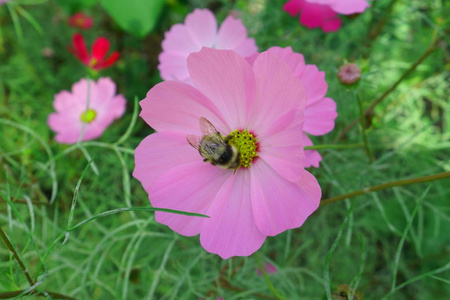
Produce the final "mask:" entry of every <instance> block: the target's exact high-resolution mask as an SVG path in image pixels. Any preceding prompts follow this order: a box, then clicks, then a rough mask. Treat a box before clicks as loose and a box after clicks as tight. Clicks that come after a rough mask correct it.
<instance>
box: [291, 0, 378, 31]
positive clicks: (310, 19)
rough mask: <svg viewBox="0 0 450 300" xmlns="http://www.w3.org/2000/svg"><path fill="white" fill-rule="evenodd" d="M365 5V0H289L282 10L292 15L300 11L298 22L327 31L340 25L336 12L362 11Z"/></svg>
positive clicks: (348, 13)
mask: <svg viewBox="0 0 450 300" xmlns="http://www.w3.org/2000/svg"><path fill="white" fill-rule="evenodd" d="M367 7H369V4H368V3H367V0H289V1H288V2H287V3H286V4H285V5H284V7H283V10H285V11H287V12H288V13H289V14H290V15H291V16H293V17H294V16H296V15H297V14H298V13H299V12H300V23H302V24H303V25H305V26H306V27H309V28H316V27H320V28H322V30H323V31H325V32H329V31H337V30H338V29H339V28H340V27H341V19H339V17H338V14H343V15H351V14H355V13H362V12H364V10H365V9H366V8H367Z"/></svg>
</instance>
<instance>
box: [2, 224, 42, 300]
mask: <svg viewBox="0 0 450 300" xmlns="http://www.w3.org/2000/svg"><path fill="white" fill-rule="evenodd" d="M0 237H1V238H2V240H3V242H4V243H5V244H6V247H8V249H9V251H10V252H11V253H12V255H13V257H14V259H15V260H16V261H17V263H18V264H19V266H20V268H21V269H22V271H23V273H24V274H25V277H26V278H27V280H28V283H29V284H30V285H31V286H32V285H34V281H33V279H32V278H31V276H30V272H28V269H27V267H25V264H24V263H23V262H22V260H21V259H20V257H19V254H18V253H17V251H16V249H14V247H13V245H12V244H11V241H10V240H9V238H8V236H7V235H6V233H5V232H4V231H3V229H2V228H1V227H0ZM0 299H1V297H0Z"/></svg>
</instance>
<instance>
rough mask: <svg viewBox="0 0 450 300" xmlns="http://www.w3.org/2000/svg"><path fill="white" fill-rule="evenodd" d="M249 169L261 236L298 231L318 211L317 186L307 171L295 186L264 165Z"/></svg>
mask: <svg viewBox="0 0 450 300" xmlns="http://www.w3.org/2000/svg"><path fill="white" fill-rule="evenodd" d="M252 168H253V170H252V172H251V175H252V177H251V198H252V199H251V200H252V208H253V215H254V217H255V222H256V225H257V226H258V228H259V229H260V230H261V232H262V233H263V234H265V235H268V236H274V235H277V234H279V233H281V232H283V231H285V230H287V229H291V228H297V227H300V226H301V225H302V224H303V223H304V222H305V220H306V218H307V217H308V216H309V215H311V214H312V213H313V212H314V211H315V210H316V209H317V208H318V207H319V202H320V197H321V190H320V186H319V184H318V182H317V180H316V178H314V176H312V175H311V174H310V173H308V172H307V171H304V172H303V176H302V178H301V179H300V181H299V182H298V183H293V182H290V181H287V180H285V179H283V178H282V177H280V176H279V175H278V174H277V173H276V172H275V171H274V170H273V169H272V168H270V167H269V165H267V164H266V163H264V162H262V163H260V164H257V165H256V164H255V166H252Z"/></svg>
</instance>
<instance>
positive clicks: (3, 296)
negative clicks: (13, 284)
mask: <svg viewBox="0 0 450 300" xmlns="http://www.w3.org/2000/svg"><path fill="white" fill-rule="evenodd" d="M25 291H26V290H20V291H13V292H5V293H0V299H10V298H15V297H17V296H26V295H37V296H40V297H48V296H50V297H51V298H52V299H67V300H76V298H73V297H70V296H67V295H63V294H60V293H55V292H50V291H42V292H38V291H35V290H33V291H31V292H29V293H27V294H25V295H22V293H23V292H25Z"/></svg>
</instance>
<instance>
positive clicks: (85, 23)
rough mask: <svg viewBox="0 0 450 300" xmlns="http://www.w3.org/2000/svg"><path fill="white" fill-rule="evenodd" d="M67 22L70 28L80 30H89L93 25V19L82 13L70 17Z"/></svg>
mask: <svg viewBox="0 0 450 300" xmlns="http://www.w3.org/2000/svg"><path fill="white" fill-rule="evenodd" d="M67 22H68V23H69V26H71V27H77V28H80V29H89V28H91V27H92V24H93V20H92V18H91V17H89V16H87V15H85V14H84V13H82V12H78V13H75V14H73V15H72V16H70V18H69V19H68V21H67Z"/></svg>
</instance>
